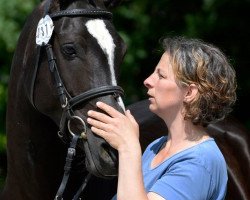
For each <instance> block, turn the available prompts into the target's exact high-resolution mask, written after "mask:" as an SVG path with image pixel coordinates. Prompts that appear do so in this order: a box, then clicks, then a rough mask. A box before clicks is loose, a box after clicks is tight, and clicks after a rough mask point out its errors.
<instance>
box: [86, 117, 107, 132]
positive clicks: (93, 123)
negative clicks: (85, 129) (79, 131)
mask: <svg viewBox="0 0 250 200" xmlns="http://www.w3.org/2000/svg"><path fill="white" fill-rule="evenodd" d="M87 122H88V123H89V124H90V125H91V126H94V127H95V128H98V129H101V130H104V131H108V126H109V125H108V124H106V123H103V122H102V121H98V120H95V119H93V118H87Z"/></svg>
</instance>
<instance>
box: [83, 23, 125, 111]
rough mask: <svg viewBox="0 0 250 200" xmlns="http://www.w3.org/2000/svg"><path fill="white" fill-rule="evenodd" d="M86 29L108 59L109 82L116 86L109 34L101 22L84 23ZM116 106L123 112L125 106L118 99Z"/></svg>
mask: <svg viewBox="0 0 250 200" xmlns="http://www.w3.org/2000/svg"><path fill="white" fill-rule="evenodd" d="M86 27H87V30H88V32H89V33H90V34H91V35H92V36H93V37H94V38H95V39H96V40H97V43H98V44H99V45H100V47H101V49H102V50H103V52H104V53H105V55H106V56H107V59H108V64H109V68H110V73H111V81H112V85H117V81H116V78H115V70H114V53H115V44H114V41H113V38H112V36H111V34H110V33H109V31H108V29H107V28H106V25H105V23H104V22H103V20H100V19H93V20H89V21H88V22H87V23H86ZM117 101H118V104H119V105H120V106H121V108H122V109H123V110H124V111H125V106H124V103H123V101H122V98H121V97H119V98H118V100H117Z"/></svg>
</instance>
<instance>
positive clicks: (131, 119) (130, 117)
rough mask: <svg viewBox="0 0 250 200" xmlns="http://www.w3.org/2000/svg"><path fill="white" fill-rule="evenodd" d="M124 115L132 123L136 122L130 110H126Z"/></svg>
mask: <svg viewBox="0 0 250 200" xmlns="http://www.w3.org/2000/svg"><path fill="white" fill-rule="evenodd" d="M125 115H126V116H127V117H128V118H129V120H130V121H131V122H132V123H134V124H137V122H136V120H135V118H134V116H133V115H132V114H131V112H130V110H126V112H125Z"/></svg>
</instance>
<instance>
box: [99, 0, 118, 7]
mask: <svg viewBox="0 0 250 200" xmlns="http://www.w3.org/2000/svg"><path fill="white" fill-rule="evenodd" d="M103 2H104V5H105V6H106V7H107V8H113V7H115V6H117V5H119V4H120V3H121V2H122V0H103Z"/></svg>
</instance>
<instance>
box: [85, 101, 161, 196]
mask: <svg viewBox="0 0 250 200" xmlns="http://www.w3.org/2000/svg"><path fill="white" fill-rule="evenodd" d="M97 107H98V108H100V109H101V110H103V111H104V112H106V113H107V115H106V114H103V113H100V112H96V111H92V110H91V111H89V112H88V115H89V118H88V123H89V124H90V125H91V126H92V127H91V130H92V131H93V132H94V133H96V134H97V135H99V136H101V137H103V138H104V139H105V140H106V141H107V142H108V143H109V144H110V145H111V146H112V147H113V148H115V149H117V151H118V153H119V171H118V173H119V174H118V190H117V199H118V200H129V199H136V200H148V199H150V200H162V199H163V198H162V197H160V196H159V195H157V194H155V193H149V196H148V195H147V192H146V191H145V189H144V184H143V177H142V167H141V147H140V143H139V127H138V124H137V122H136V121H135V119H134V117H133V116H132V115H131V114H130V112H129V111H126V112H125V115H124V114H121V113H120V112H118V111H116V110H115V109H114V108H112V107H111V106H109V105H107V104H104V103H101V102H98V103H97ZM149 197H150V198H149Z"/></svg>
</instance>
